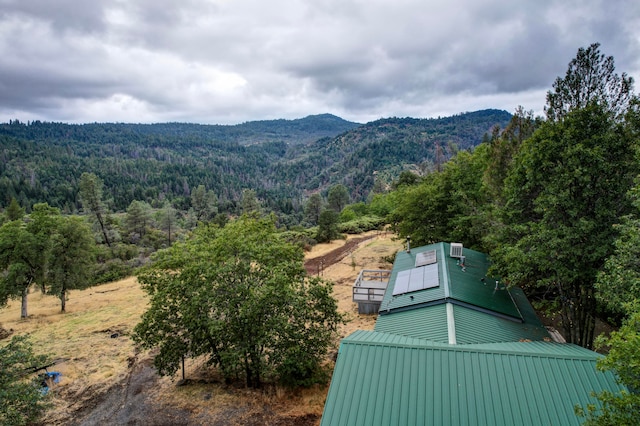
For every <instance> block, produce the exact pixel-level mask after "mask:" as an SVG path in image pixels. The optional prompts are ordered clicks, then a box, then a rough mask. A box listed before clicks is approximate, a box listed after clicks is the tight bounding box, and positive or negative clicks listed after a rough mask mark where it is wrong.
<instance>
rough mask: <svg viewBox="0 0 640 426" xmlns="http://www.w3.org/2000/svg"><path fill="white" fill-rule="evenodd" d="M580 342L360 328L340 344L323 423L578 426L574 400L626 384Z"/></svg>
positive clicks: (589, 400) (587, 400)
mask: <svg viewBox="0 0 640 426" xmlns="http://www.w3.org/2000/svg"><path fill="white" fill-rule="evenodd" d="M560 348H562V349H560ZM565 348H569V349H568V350H567V349H565ZM576 348H577V347H574V346H573V345H561V344H556V343H547V342H531V343H516V342H514V343H509V344H506V345H504V344H491V345H475V347H471V346H469V345H447V344H442V343H434V342H429V341H426V340H420V339H412V338H407V337H404V338H402V337H401V338H398V337H390V335H389V334H386V333H377V332H356V333H354V334H353V335H352V336H350V337H348V338H346V339H344V340H343V342H342V344H341V347H340V351H339V355H338V362H337V364H336V368H335V370H334V375H333V380H332V382H331V387H330V389H329V394H328V396H327V401H326V404H325V409H324V414H323V417H322V423H321V424H322V425H349V426H357V425H363V426H364V425H366V426H376V425H380V426H383V425H384V426H387V425H429V424H433V425H513V424H518V425H571V424H576V425H577V424H579V423H580V422H579V421H578V420H579V419H578V417H576V416H575V414H574V411H573V407H574V405H575V404H582V405H586V404H587V403H595V402H596V401H595V399H593V398H591V397H590V392H591V391H600V390H603V389H607V390H610V391H614V392H615V391H617V390H619V386H618V385H617V384H616V383H615V380H614V377H613V376H612V375H611V374H610V373H603V372H598V371H596V369H595V361H596V359H597V358H598V355H597V354H595V353H594V352H591V351H588V350H585V349H582V348H577V349H576Z"/></svg>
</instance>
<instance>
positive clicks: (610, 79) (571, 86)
mask: <svg viewBox="0 0 640 426" xmlns="http://www.w3.org/2000/svg"><path fill="white" fill-rule="evenodd" d="M553 89H554V92H547V106H546V107H545V111H546V113H547V118H548V119H549V120H550V121H557V120H562V119H563V118H564V117H565V116H566V115H567V114H568V113H569V112H570V111H572V110H574V109H581V108H586V107H587V106H589V105H590V104H592V103H594V104H596V105H599V106H600V108H602V109H603V110H605V111H607V112H609V113H611V114H612V115H613V116H614V117H616V118H618V117H621V116H622V115H624V114H625V113H626V112H627V110H628V109H629V106H630V104H631V103H632V102H633V100H634V98H635V95H634V94H633V78H632V77H629V76H627V74H626V73H623V74H622V76H619V75H618V74H616V73H615V65H614V60H613V56H605V55H604V54H602V53H600V43H593V44H592V45H591V46H589V47H588V48H586V49H585V48H583V47H581V48H580V49H578V53H577V55H576V57H575V58H573V59H572V60H571V62H569V67H568V69H567V73H566V75H565V77H564V78H560V77H558V78H557V79H556V81H555V82H554V83H553Z"/></svg>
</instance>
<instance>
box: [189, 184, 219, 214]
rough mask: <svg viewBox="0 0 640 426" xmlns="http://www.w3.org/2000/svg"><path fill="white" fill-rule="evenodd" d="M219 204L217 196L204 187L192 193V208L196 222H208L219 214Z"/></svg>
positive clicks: (200, 186) (201, 186)
mask: <svg viewBox="0 0 640 426" xmlns="http://www.w3.org/2000/svg"><path fill="white" fill-rule="evenodd" d="M217 202H218V199H217V197H216V194H215V193H214V192H213V191H211V190H209V191H207V190H206V189H205V187H204V185H198V187H197V188H196V189H194V190H193V191H192V192H191V206H192V207H193V210H194V212H195V214H196V220H198V221H200V222H208V221H210V220H211V219H213V218H214V217H215V215H216V214H217V213H218V207H217V205H216V204H217Z"/></svg>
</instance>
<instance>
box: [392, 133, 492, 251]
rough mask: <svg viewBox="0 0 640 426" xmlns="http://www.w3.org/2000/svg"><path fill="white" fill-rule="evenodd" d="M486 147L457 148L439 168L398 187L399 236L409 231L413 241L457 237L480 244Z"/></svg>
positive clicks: (396, 215) (485, 202)
mask: <svg viewBox="0 0 640 426" xmlns="http://www.w3.org/2000/svg"><path fill="white" fill-rule="evenodd" d="M485 151H486V146H480V147H478V149H476V151H475V152H474V153H473V154H471V153H469V152H467V151H460V152H459V153H458V154H457V155H456V156H455V157H454V158H452V159H451V160H450V161H449V162H448V163H447V164H445V165H444V168H443V170H442V172H440V173H431V174H430V175H428V176H426V177H425V178H424V179H423V180H422V182H421V183H419V184H417V185H404V186H401V187H400V189H399V190H398V193H399V194H400V195H399V196H398V197H397V199H396V200H397V206H396V208H395V210H394V212H393V216H394V220H393V221H394V222H397V224H396V225H395V228H396V230H397V231H398V233H399V234H400V236H401V237H406V236H408V235H410V236H411V240H412V241H413V244H415V245H422V244H431V243H434V242H438V241H459V242H462V243H464V245H465V246H466V247H471V248H476V249H479V248H481V244H482V239H483V237H484V235H485V232H487V231H488V227H487V226H485V224H484V222H483V220H484V218H485V215H484V213H485V211H486V206H487V205H488V204H489V200H488V198H487V194H486V191H485V189H484V187H483V185H482V175H483V173H484V171H485V168H486V166H485V165H486V160H485Z"/></svg>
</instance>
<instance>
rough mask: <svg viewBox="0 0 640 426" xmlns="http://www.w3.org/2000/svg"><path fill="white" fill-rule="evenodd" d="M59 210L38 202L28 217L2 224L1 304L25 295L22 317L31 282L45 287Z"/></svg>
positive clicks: (0, 239)
mask: <svg viewBox="0 0 640 426" xmlns="http://www.w3.org/2000/svg"><path fill="white" fill-rule="evenodd" d="M59 217H60V212H59V211H58V210H57V209H54V208H51V207H49V206H48V205H47V204H36V205H35V206H34V207H33V211H32V213H31V215H29V217H28V218H25V219H24V220H14V221H11V222H5V223H4V224H3V225H2V226H1V227H0V271H3V273H2V274H0V296H1V298H0V305H3V304H5V303H6V302H7V299H8V298H22V308H21V313H20V316H21V317H22V318H26V317H27V316H28V312H27V295H28V293H29V289H30V288H31V285H32V284H35V283H38V284H40V286H41V287H42V289H43V291H44V290H45V283H46V271H47V260H48V256H49V253H50V249H51V235H52V234H53V233H54V232H55V231H56V227H57V223H58V222H57V221H58V219H59Z"/></svg>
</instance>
